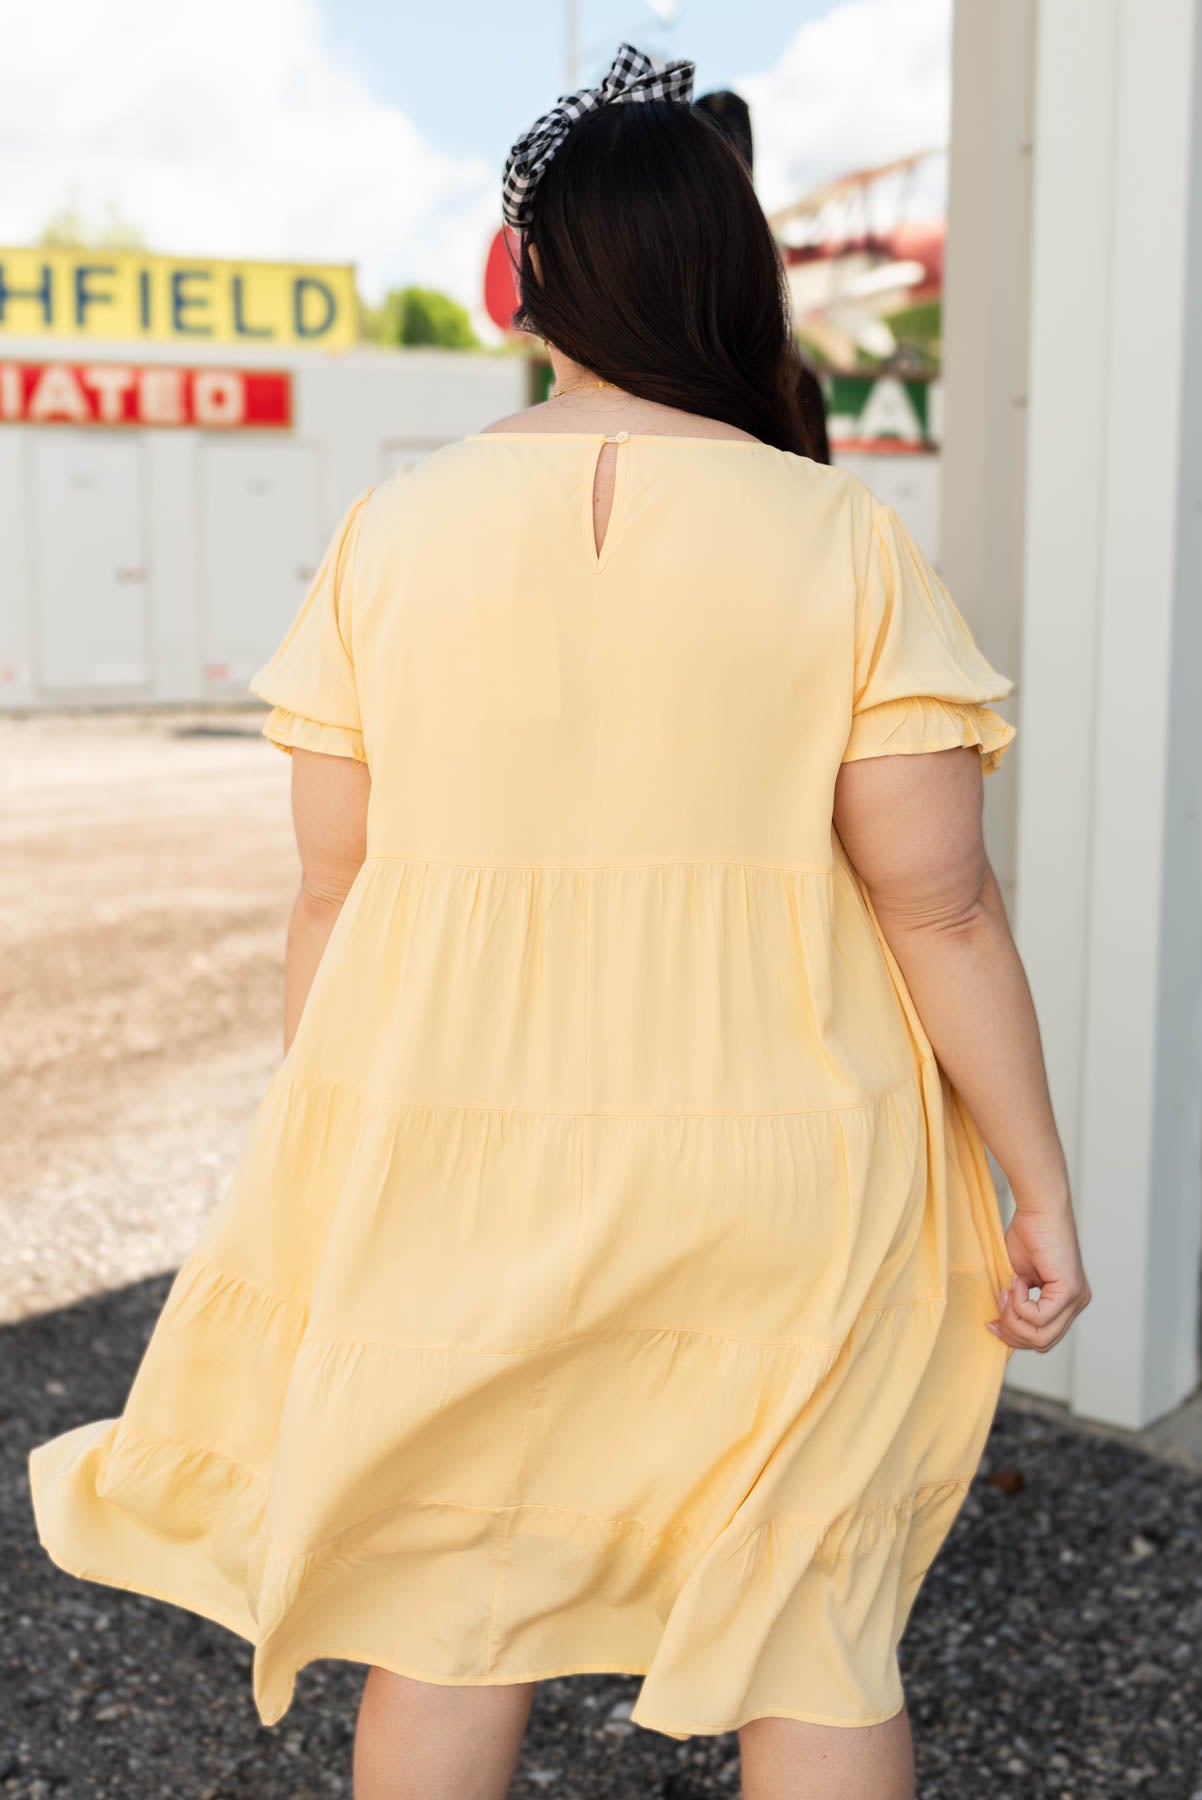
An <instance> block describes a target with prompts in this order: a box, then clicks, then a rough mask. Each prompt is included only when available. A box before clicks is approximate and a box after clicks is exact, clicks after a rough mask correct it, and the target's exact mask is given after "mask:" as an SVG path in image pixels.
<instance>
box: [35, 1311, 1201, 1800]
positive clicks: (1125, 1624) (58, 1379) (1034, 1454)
mask: <svg viewBox="0 0 1202 1800" xmlns="http://www.w3.org/2000/svg"><path fill="white" fill-rule="evenodd" d="M167 1286H168V1279H167V1278H166V1277H159V1278H157V1279H154V1280H149V1281H144V1282H139V1283H137V1284H135V1285H132V1286H130V1287H127V1288H123V1289H121V1290H119V1291H118V1292H115V1293H112V1294H107V1295H103V1296H97V1297H94V1298H90V1299H87V1300H84V1301H81V1302H79V1303H78V1304H76V1305H73V1306H69V1307H65V1308H62V1309H60V1310H58V1311H55V1312H50V1313H46V1314H43V1315H41V1316H39V1317H35V1318H30V1319H26V1320H25V1321H23V1322H21V1323H18V1324H15V1325H11V1326H8V1327H6V1328H4V1330H3V1331H0V1367H2V1368H3V1372H4V1382H5V1393H4V1395H3V1397H2V1398H0V1423H2V1424H3V1427H4V1429H3V1434H2V1437H0V1446H2V1448H0V1482H2V1494H3V1509H4V1519H5V1524H4V1527H3V1538H2V1541H0V1606H2V1608H3V1614H4V1616H5V1618H6V1619H7V1621H8V1626H7V1629H6V1631H5V1633H4V1635H3V1640H2V1646H0V1667H2V1670H3V1690H2V1691H3V1694H4V1696H5V1698H4V1702H3V1708H4V1710H3V1717H0V1793H2V1794H4V1795H6V1796H7V1795H13V1796H21V1797H22V1800H42V1797H44V1796H49V1795H55V1796H68V1797H69V1800H110V1797H111V1800H116V1797H117V1796H120V1797H121V1800H143V1797H145V1800H251V1797H252V1796H253V1800H318V1797H319V1796H326V1795H345V1796H348V1797H349V1795H350V1793H351V1782H350V1746H351V1736H352V1732H353V1728H354V1718H355V1709H356V1706H357V1704H358V1696H359V1689H360V1686H361V1683H362V1679H363V1671H362V1670H361V1669H360V1668H357V1667H354V1666H351V1665H347V1664H339V1663H320V1664H315V1665H311V1666H310V1668H309V1669H307V1670H306V1671H304V1672H303V1673H302V1675H301V1676H300V1679H299V1682H298V1686H297V1693H296V1698H295V1700H294V1703H293V1707H292V1710H291V1712H290V1713H289V1714H288V1715H287V1716H286V1717H285V1718H284V1719H283V1720H282V1721H281V1722H280V1723H279V1724H278V1725H277V1726H275V1727H273V1728H272V1729H270V1730H267V1729H264V1728H263V1727H262V1726H261V1725H260V1724H259V1722H258V1718H257V1715H256V1713H255V1711H254V1707H253V1704H252V1700H251V1691H250V1668H249V1665H250V1652H249V1648H248V1646H246V1645H245V1644H243V1643H242V1641H241V1640H240V1639H238V1638H236V1637H233V1636H231V1635H230V1634H228V1633H226V1632H224V1631H222V1630H220V1629H219V1628H217V1627H215V1626H212V1625H209V1624H208V1623H206V1622H204V1621H201V1620H198V1619H194V1618H193V1617H191V1615H189V1614H186V1613H184V1612H181V1611H180V1610H178V1609H176V1608H172V1607H168V1606H164V1605H162V1604H160V1603H158V1602H155V1601H149V1600H144V1599H142V1598H140V1597H139V1596H135V1595H130V1594H124V1593H120V1592H117V1591H115V1590H111V1589H106V1588H101V1587H98V1586H96V1585H94V1584H91V1583H84V1582H79V1581H75V1580H73V1579H72V1578H71V1577H69V1576H66V1575H63V1574H62V1573H60V1572H59V1571H58V1570H57V1569H55V1568H54V1567H53V1565H52V1564H51V1563H50V1562H49V1560H48V1559H47V1558H46V1556H45V1554H44V1552H43V1551H42V1550H41V1549H40V1547H39V1546H38V1544H37V1541H36V1537H35V1534H34V1530H33V1523H32V1516H31V1513H30V1508H29V1498H28V1486H27V1477H26V1468H25V1458H26V1455H27V1452H28V1450H29V1448H30V1446H31V1445H32V1444H33V1443H35V1442H37V1441H40V1440H41V1439H43V1438H45V1437H47V1436H50V1435H51V1434H53V1433H54V1432H57V1431H61V1430H65V1429H67V1428H68V1427H69V1426H71V1425H74V1424H76V1423H79V1422H80V1421H82V1420H84V1419H92V1418H101V1417H109V1416H112V1415H113V1414H115V1413H116V1412H117V1411H118V1410H119V1408H120V1406H121V1403H122V1400H123V1398H124V1395H125V1392H126V1389H127V1387H128V1384H129V1381H130V1378H131V1376H132V1374H133V1371H134V1368H135V1366H136V1362H137V1358H138V1356H139V1355H140V1353H141V1349H142V1347H143V1345H144V1343H145V1341H146V1339H147V1337H148V1335H149V1332H150V1328H151V1325H152V1323H153V1321H154V1318H155V1316H156V1315H157V1312H158V1310H159V1308H160V1306H161V1305H162V1303H163V1299H164V1297H165V1295H166V1291H167ZM904 1648H905V1657H904V1665H905V1675H906V1685H907V1692H908V1695H909V1699H910V1708H911V1715H912V1718H913V1720H914V1726H915V1732H916V1737H917V1740H918V1765H919V1789H918V1791H919V1795H920V1797H921V1800H978V1797H979V1800H1032V1797H1038V1800H1044V1797H1046V1800H1062V1797H1064V1796H1070V1795H1071V1796H1073V1800H1118V1797H1119V1796H1125V1795H1130V1794H1138V1795H1141V1796H1144V1797H1145V1800H1202V1471H1200V1470H1196V1469H1191V1468H1189V1467H1185V1466H1176V1465H1174V1464H1173V1463H1169V1462H1162V1461H1159V1460H1155V1459H1153V1458H1151V1457H1149V1456H1147V1455H1145V1454H1143V1453H1142V1452H1141V1451H1140V1450H1138V1449H1137V1448H1134V1447H1132V1446H1131V1445H1130V1444H1128V1443H1126V1442H1118V1441H1114V1440H1112V1439H1110V1438H1107V1437H1104V1436H1101V1435H1097V1434H1091V1433H1088V1432H1085V1431H1080V1430H1078V1429H1075V1428H1073V1427H1072V1426H1071V1425H1068V1424H1066V1422H1064V1421H1063V1420H1061V1419H1060V1418H1059V1417H1049V1416H1048V1414H1047V1409H1040V1410H1038V1411H1037V1410H1034V1409H1031V1408H1029V1407H1026V1406H1023V1405H1020V1404H1016V1403H1014V1402H1007V1403H1006V1404H1005V1405H1004V1406H1003V1408H1002V1410H1001V1412H1000V1413H999V1416H998V1420H997V1423H996V1425H995V1429H994V1432H993V1435H992V1438H991V1441H990V1445H989V1448H988V1451H987V1454H986V1458H985V1461H984V1464H983V1466H982V1470H981V1474H980V1476H979V1478H978V1480H977V1482H976V1483H975V1485H974V1488H973V1489H972V1491H971V1492H970V1495H969V1498H968V1500H967V1502H966V1504H965V1507H964V1510H963V1512H962V1513H961V1516H960V1518H959V1520H958V1521H957V1525H956V1527H955V1529H954V1531H953V1533H952V1536H951V1538H950V1540H949V1542H948V1544H947V1545H946V1547H945V1549H944V1551H943V1552H942V1554H941V1556H940V1557H939V1559H938V1560H937V1562H936V1564H935V1566H934V1568H933V1570H932V1571H931V1574H930V1575H929V1576H928V1578H927V1583H926V1585H925V1587H924V1589H923V1592H922V1594H921V1595H920V1597H919V1601H918V1605H917V1607H916V1609H915V1613H914V1617H913V1621H912V1624H911V1628H910V1631H909V1633H908V1635H907V1639H906V1643H905V1647H904ZM637 1688H638V1682H637V1680H632V1679H630V1678H627V1677H608V1676H600V1677H591V1676H576V1677H572V1678H570V1679H567V1680H563V1681H557V1682H548V1683H545V1684H544V1685H543V1686H542V1687H541V1688H540V1689H539V1694H538V1698H537V1700H536V1704H535V1710H534V1714H533V1717H532V1720H531V1724H530V1730H529V1734H528V1737H527V1741H526V1747H525V1753H524V1756H523V1762H522V1768H521V1772H520V1775H519V1778H518V1779H517V1781H516V1782H515V1784H514V1788H513V1800H535V1797H536V1796H538V1797H543V1800H545V1797H546V1796H551V1797H552V1800H701V1796H707V1795H727V1796H735V1795H736V1794H737V1792H738V1764H737V1740H736V1739H735V1738H734V1737H733V1736H727V1737H722V1738H710V1739H701V1738H695V1739H693V1740H692V1741H691V1742H690V1743H687V1744H677V1743H676V1742H674V1741H673V1740H671V1739H668V1738H664V1737H661V1736H658V1735H657V1734H656V1733H653V1732H648V1731H644V1730H642V1729H641V1728H639V1727H637V1726H632V1725H631V1724H630V1723H629V1720H628V1719H626V1718H625V1717H624V1716H623V1715H624V1714H625V1713H626V1712H628V1710H629V1705H630V1702H631V1700H632V1698H633V1696H634V1694H635V1693H636V1692H637ZM866 1800H869V1797H867V1796H866Z"/></svg>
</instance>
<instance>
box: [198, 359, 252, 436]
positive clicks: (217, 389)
mask: <svg viewBox="0 0 1202 1800" xmlns="http://www.w3.org/2000/svg"><path fill="white" fill-rule="evenodd" d="M192 417H193V420H194V421H195V423H196V424H197V425H240V424H241V423H242V421H243V419H244V418H245V417H246V383H245V382H244V381H243V379H242V377H241V375H238V374H236V373H235V371H234V370H233V369H198V370H197V372H196V374H195V375H194V376H193V377H192Z"/></svg>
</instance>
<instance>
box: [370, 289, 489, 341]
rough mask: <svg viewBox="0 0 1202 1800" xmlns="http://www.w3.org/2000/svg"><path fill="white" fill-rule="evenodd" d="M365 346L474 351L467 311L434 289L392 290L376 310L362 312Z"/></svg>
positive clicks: (447, 295)
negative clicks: (415, 346) (427, 347)
mask: <svg viewBox="0 0 1202 1800" xmlns="http://www.w3.org/2000/svg"><path fill="white" fill-rule="evenodd" d="M362 318H363V336H364V337H365V338H366V340H367V342H368V343H369V344H385V345H412V344H435V345H437V346H438V347H439V348H440V349H443V350H476V349H478V348H479V344H480V340H479V339H478V338H477V336H476V334H475V332H474V331H473V330H472V323H471V320H470V318H469V317H468V312H467V308H466V307H464V306H460V304H459V302H458V301H457V300H452V299H451V297H450V295H449V294H441V293H439V292H438V290H437V288H422V287H404V288H393V289H392V291H391V292H390V293H388V294H385V296H384V299H383V301H382V303H381V304H380V305H379V306H364V307H363V309H362Z"/></svg>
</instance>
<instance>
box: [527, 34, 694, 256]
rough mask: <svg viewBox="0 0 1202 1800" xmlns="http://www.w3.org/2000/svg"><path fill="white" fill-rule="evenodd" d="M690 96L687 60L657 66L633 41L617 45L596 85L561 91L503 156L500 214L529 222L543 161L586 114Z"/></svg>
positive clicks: (549, 158) (547, 158) (547, 161)
mask: <svg viewBox="0 0 1202 1800" xmlns="http://www.w3.org/2000/svg"><path fill="white" fill-rule="evenodd" d="M692 98H693V64H692V63H691V62H683V61H679V62H670V63H667V64H666V65H665V66H664V68H662V69H657V68H656V67H655V66H654V64H653V63H652V61H651V58H650V57H649V56H646V55H644V53H643V52H642V51H641V50H636V49H635V47H634V45H633V44H619V45H618V54H617V55H616V56H615V57H614V60H613V66H612V67H611V69H610V71H609V74H608V75H607V76H606V77H605V80H604V81H603V82H602V83H601V86H600V87H599V88H580V89H579V90H578V91H577V92H576V93H574V94H561V95H560V96H559V99H558V100H557V101H556V102H555V105H554V106H553V107H552V108H551V110H550V112H545V113H544V114H543V116H542V118H541V119H536V120H535V121H534V124H533V125H532V126H531V127H530V129H529V131H527V132H525V133H524V134H523V136H521V137H520V138H519V139H518V141H517V143H516V144H515V145H514V146H513V148H512V150H511V151H510V152H509V155H508V156H507V157H506V159H505V173H504V175H503V177H502V179H501V212H502V216H503V217H504V220H505V223H506V224H507V225H510V226H512V227H513V229H514V230H515V231H521V230H522V229H523V228H524V227H525V226H527V225H528V224H529V223H530V218H531V214H532V212H533V202H534V190H535V189H536V188H537V186H538V183H539V180H540V178H541V176H542V173H543V171H544V169H545V168H546V167H547V164H548V163H549V162H550V161H551V158H552V157H553V156H554V155H555V152H556V151H557V150H558V149H559V146H560V145H561V144H562V143H563V140H564V139H565V138H566V137H567V135H568V132H569V131H570V130H571V129H572V126H573V125H575V124H576V123H577V121H578V120H580V119H583V118H584V116H585V114H586V113H591V112H596V110H597V109H598V107H601V106H609V105H611V104H613V103H615V102H618V101H623V100H683V101H685V102H688V101H690V100H691V99H692Z"/></svg>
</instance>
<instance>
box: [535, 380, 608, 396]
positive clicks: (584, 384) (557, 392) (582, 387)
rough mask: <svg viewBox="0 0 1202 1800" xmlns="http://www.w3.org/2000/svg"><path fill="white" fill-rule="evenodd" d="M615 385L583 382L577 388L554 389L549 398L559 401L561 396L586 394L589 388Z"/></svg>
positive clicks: (606, 382) (603, 382) (602, 382)
mask: <svg viewBox="0 0 1202 1800" xmlns="http://www.w3.org/2000/svg"><path fill="white" fill-rule="evenodd" d="M614 385H615V384H614V383H613V382H612V381H581V382H578V383H577V385H576V386H575V387H553V388H552V389H551V392H550V394H549V395H548V396H547V398H548V399H550V400H558V399H559V397H560V395H561V394H584V393H587V392H588V390H589V388H603V387H607V388H611V387H613V386H614Z"/></svg>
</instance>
